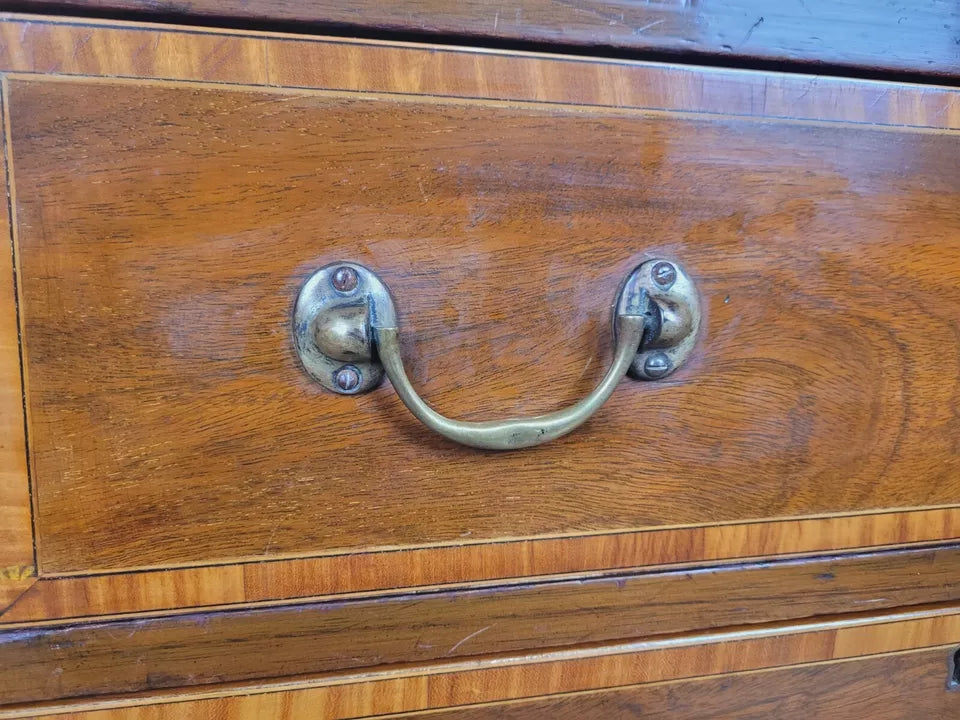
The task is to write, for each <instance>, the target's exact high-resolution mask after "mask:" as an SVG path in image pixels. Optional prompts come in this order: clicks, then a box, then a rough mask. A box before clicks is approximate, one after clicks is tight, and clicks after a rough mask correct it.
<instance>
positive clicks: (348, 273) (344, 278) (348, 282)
mask: <svg viewBox="0 0 960 720" xmlns="http://www.w3.org/2000/svg"><path fill="white" fill-rule="evenodd" d="M330 283H331V284H332V285H333V287H334V288H335V289H336V290H338V291H340V292H342V293H348V292H352V291H353V290H355V289H356V287H357V271H356V270H354V269H353V268H352V267H347V266H346V265H344V266H343V267H338V268H337V269H336V270H334V272H333V278H332V279H331V280H330Z"/></svg>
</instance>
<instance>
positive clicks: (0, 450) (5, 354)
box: [0, 98, 36, 613]
mask: <svg viewBox="0 0 960 720" xmlns="http://www.w3.org/2000/svg"><path fill="white" fill-rule="evenodd" d="M0 102H2V103H5V98H0ZM0 137H2V138H3V146H4V151H6V147H7V145H6V119H5V117H2V118H0ZM2 169H3V175H2V177H3V182H4V185H5V186H7V173H8V165H7V159H6V154H5V155H4V158H3V164H2ZM0 238H2V239H0V613H2V612H3V610H5V609H6V608H7V607H8V606H9V605H10V604H12V603H13V602H14V601H15V600H16V599H17V598H18V597H19V596H20V595H21V594H22V593H23V592H24V591H25V590H26V589H27V588H29V587H30V586H31V585H32V584H33V583H34V582H35V581H36V569H35V568H34V559H33V527H32V522H33V521H32V518H31V509H30V487H29V479H28V477H27V454H26V452H27V451H26V442H25V438H24V422H23V387H22V384H21V377H20V329H19V326H18V322H17V305H16V297H15V290H14V273H13V245H12V226H11V222H10V208H9V205H8V203H7V201H6V197H5V196H4V198H3V199H2V201H0Z"/></svg>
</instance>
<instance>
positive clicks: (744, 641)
mask: <svg viewBox="0 0 960 720" xmlns="http://www.w3.org/2000/svg"><path fill="white" fill-rule="evenodd" d="M956 642H960V613H958V608H957V606H955V605H951V606H943V607H935V606H934V607H925V608H918V609H912V610H898V611H894V612H891V613H858V614H853V615H846V616H842V617H836V618H832V619H830V618H824V619H815V620H808V621H802V622H797V623H791V624H770V625H761V626H754V627H749V628H744V627H741V628H731V629H726V630H720V631H717V632H710V633H689V634H681V635H674V636H665V637H662V638H657V639H651V640H639V641H634V642H627V643H614V644H607V645H595V646H587V647H581V648H576V649H563V650H547V651H540V652H532V653H523V654H518V655H498V656H487V657H481V658H476V659H467V660H453V661H442V662H436V663H429V664H424V665H418V666H411V667H402V668H401V667H395V668H387V669H382V670H379V669H378V670H371V671H367V672H361V673H357V674H349V673H347V674H343V673H337V674H332V675H317V676H308V677H304V678H291V679H284V680H278V681H274V682H256V683H226V684H221V685H216V686H211V687H208V688H193V689H186V690H176V691H160V692H146V693H138V694H133V695H127V696H115V697H105V698H93V699H86V700H77V701H72V702H69V703H59V702H48V703H41V704H39V705H31V706H29V707H23V708H22V709H17V708H16V707H15V706H8V708H7V709H5V710H4V709H0V718H13V717H25V716H29V717H37V716H38V715H39V714H41V713H44V715H43V717H63V715H61V713H69V716H70V717H76V718H82V719H83V720H120V719H121V718H122V719H123V720H131V718H133V719H134V720H136V719H138V718H141V717H142V718H144V719H145V720H146V719H149V720H166V719H167V718H180V717H210V716H213V717H240V718H248V717H249V718H260V717H277V718H282V719H284V720H286V719H287V718H291V719H292V718H297V717H301V716H302V715H303V714H312V715H317V714H318V713H321V714H322V715H323V716H324V717H329V718H348V717H363V716H369V715H380V714H387V713H399V712H411V711H418V710H426V709H439V708H445V707H451V706H456V705H467V704H469V705H473V706H476V705H477V704H480V703H503V702H508V701H511V700H518V699H523V698H528V699H530V700H531V702H538V700H537V697H538V696H541V697H540V700H539V701H546V700H547V699H548V698H549V699H550V700H557V699H559V698H557V697H556V696H554V695H553V693H563V696H565V697H569V696H570V695H572V694H577V693H587V692H591V691H597V690H602V689H610V688H623V691H629V690H630V689H636V688H642V687H649V686H650V685H654V686H657V685H660V684H662V683H671V682H678V681H683V680H686V679H689V678H691V677H697V676H715V677H716V676H722V679H723V681H724V682H730V681H731V680H733V681H734V682H735V677H736V674H739V673H751V672H758V671H761V672H771V671H775V670H776V669H777V668H783V667H789V668H816V667H824V668H826V669H827V670H828V671H829V672H831V673H833V672H836V671H838V670H839V671H841V672H842V670H840V668H839V667H838V666H836V663H838V662H841V663H842V662H854V663H857V668H856V669H852V670H851V672H855V673H859V674H860V675H861V676H863V675H864V674H866V673H867V671H866V670H861V669H859V668H860V667H862V666H861V665H859V663H860V662H862V659H864V658H870V659H878V660H880V659H883V658H889V657H891V655H893V656H901V657H912V656H915V655H924V654H927V655H929V656H930V657H935V658H936V664H937V666H938V680H939V684H938V690H940V691H941V692H942V687H943V681H944V677H945V672H946V663H945V658H946V657H947V654H948V651H949V650H950V649H952V645H949V644H950V643H956ZM945 644H947V645H945ZM928 648H933V649H928ZM925 657H926V656H925ZM730 674H733V675H732V676H731V675H730ZM884 681H885V682H889V681H890V678H889V677H885V678H884ZM625 686H626V687H625ZM542 696H548V697H547V698H544V697H542ZM498 707H503V706H502V705H499V706H498Z"/></svg>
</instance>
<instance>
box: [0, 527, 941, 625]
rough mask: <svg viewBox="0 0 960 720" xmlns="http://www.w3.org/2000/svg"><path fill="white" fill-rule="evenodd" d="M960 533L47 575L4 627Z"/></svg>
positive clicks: (920, 531)
mask: <svg viewBox="0 0 960 720" xmlns="http://www.w3.org/2000/svg"><path fill="white" fill-rule="evenodd" d="M958 536H960V508H943V509H932V510H916V511H909V512H896V513H873V514H861V515H844V516H839V517H832V518H811V519H799V520H778V521H771V522H761V523H743V524H731V525H714V526H703V527H693V528H670V529H665V530H648V531H638V532H632V533H611V534H606V535H584V536H576V537H569V538H547V539H540V540H520V541H510V542H501V543H491V544H477V545H459V546H454V547H441V548H422V549H411V550H398V551H395V552H380V553H357V554H350V555H333V556H328V557H315V558H290V559H278V560H270V561H261V562H247V563H238V564H232V565H212V566H208V567H195V568H170V569H157V570H145V571H138V572H125V573H107V574H95V575H86V576H76V577H56V576H54V577H49V576H48V577H42V578H41V579H40V580H39V581H37V582H35V583H34V582H33V579H32V578H31V582H32V583H33V584H32V585H31V586H29V589H28V590H26V591H25V592H23V594H22V595H21V596H20V598H19V600H18V601H17V602H15V603H14V604H13V605H12V606H11V607H10V608H9V609H7V611H6V612H4V613H0V625H2V624H3V623H29V622H34V621H43V620H56V619H69V618H84V617H95V616H99V615H118V614H126V613H145V612H156V611H162V610H170V609H175V608H202V607H204V606H224V605H233V604H248V603H262V602H266V601H274V600H296V599H303V598H312V597H323V596H331V595H339V594H356V593H369V592H383V591H395V590H397V589H399V588H402V587H431V586H439V585H453V584H464V583H486V582H495V581H500V582H502V581H507V580H510V581H514V582H517V581H519V580H520V579H522V578H523V577H529V576H552V575H563V574H572V573H597V572H607V571H617V570H627V569H630V568H640V567H656V566H659V565H668V564H687V563H705V562H714V561H724V562H731V561H738V560H743V559H747V558H758V557H764V556H769V557H774V556H778V555H793V554H823V553H831V552H843V551H854V552H855V551H857V550H864V549H869V548H877V547H884V546H895V545H904V544H911V543H925V542H936V541H942V540H948V539H951V538H956V537H958Z"/></svg>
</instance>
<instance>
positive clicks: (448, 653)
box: [447, 623, 496, 655]
mask: <svg viewBox="0 0 960 720" xmlns="http://www.w3.org/2000/svg"><path fill="white" fill-rule="evenodd" d="M494 625H496V623H494ZM492 627H493V625H487V626H486V627H482V628H480V629H479V630H477V631H475V632H472V633H470V634H469V635H467V636H466V637H465V638H464V639H463V640H461V641H460V642H458V643H457V644H456V645H454V646H453V647H452V648H450V649H449V650H447V655H450V654H451V653H453V652H454V651H455V650H456V649H457V648H458V647H460V646H461V645H463V644H464V643H465V642H466V641H467V640H470V639H471V638H475V637H476V636H477V635H479V634H480V633H482V632H486V631H487V630H489V629H490V628H492Z"/></svg>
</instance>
